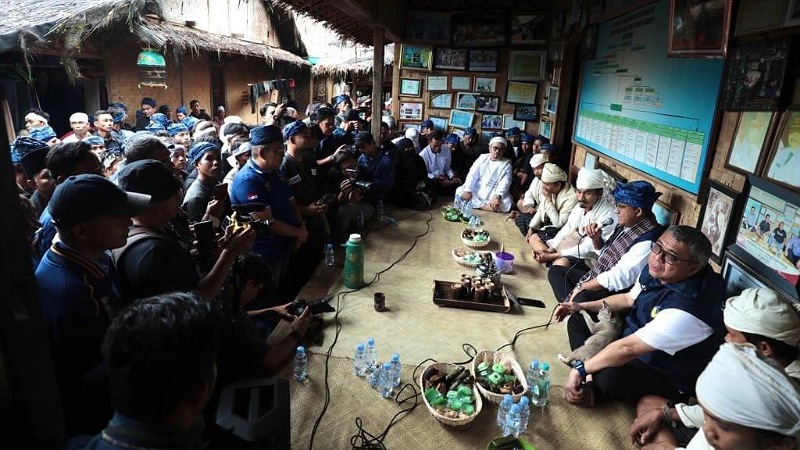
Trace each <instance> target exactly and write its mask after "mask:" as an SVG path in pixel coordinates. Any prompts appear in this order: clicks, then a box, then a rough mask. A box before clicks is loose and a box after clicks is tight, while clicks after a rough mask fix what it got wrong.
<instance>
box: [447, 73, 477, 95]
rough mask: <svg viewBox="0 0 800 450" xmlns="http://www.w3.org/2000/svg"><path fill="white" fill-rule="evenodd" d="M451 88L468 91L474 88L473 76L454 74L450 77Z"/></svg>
mask: <svg viewBox="0 0 800 450" xmlns="http://www.w3.org/2000/svg"><path fill="white" fill-rule="evenodd" d="M450 89H451V90H453V91H468V90H470V89H472V77H471V76H468V75H467V76H461V75H458V76H456V75H453V76H452V77H450Z"/></svg>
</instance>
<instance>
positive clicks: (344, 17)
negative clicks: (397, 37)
mask: <svg viewBox="0 0 800 450" xmlns="http://www.w3.org/2000/svg"><path fill="white" fill-rule="evenodd" d="M389 1H392V0H389ZM271 2H272V5H273V6H278V7H281V8H286V7H287V6H289V7H291V9H293V10H294V11H295V12H298V13H300V14H302V15H306V16H308V17H312V18H314V19H315V20H318V21H320V22H323V23H324V25H325V26H326V27H328V28H329V29H331V30H332V31H333V32H334V33H336V34H337V35H338V37H339V39H340V40H342V41H345V40H353V41H355V42H358V43H359V44H364V45H372V44H373V34H372V27H371V26H370V25H369V24H368V23H366V21H364V20H363V19H362V18H360V17H356V16H354V15H352V12H351V11H350V10H349V9H348V8H349V7H348V5H347V3H346V2H336V1H320V0H271Z"/></svg>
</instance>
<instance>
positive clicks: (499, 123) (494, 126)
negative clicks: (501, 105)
mask: <svg viewBox="0 0 800 450" xmlns="http://www.w3.org/2000/svg"><path fill="white" fill-rule="evenodd" d="M481 129H483V130H502V129H503V115H502V114H484V115H483V117H481Z"/></svg>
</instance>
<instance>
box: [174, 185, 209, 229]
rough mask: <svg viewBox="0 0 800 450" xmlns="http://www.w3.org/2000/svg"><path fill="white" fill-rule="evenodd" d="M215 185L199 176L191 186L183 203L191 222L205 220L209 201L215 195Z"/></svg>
mask: <svg viewBox="0 0 800 450" xmlns="http://www.w3.org/2000/svg"><path fill="white" fill-rule="evenodd" d="M214 186H216V183H214V182H212V183H204V182H203V181H201V180H200V179H199V178H198V179H196V180H194V182H193V183H192V185H191V186H189V189H188V190H187V191H186V196H185V197H184V198H183V205H181V207H182V208H183V209H184V210H185V211H186V215H187V216H188V217H189V222H192V223H194V222H199V221H201V220H203V216H205V215H206V209H207V208H208V202H209V200H211V197H212V196H213V195H214Z"/></svg>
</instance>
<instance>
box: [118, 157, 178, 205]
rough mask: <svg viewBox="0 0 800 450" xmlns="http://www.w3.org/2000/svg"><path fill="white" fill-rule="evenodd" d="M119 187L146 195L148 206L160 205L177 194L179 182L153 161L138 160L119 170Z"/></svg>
mask: <svg viewBox="0 0 800 450" xmlns="http://www.w3.org/2000/svg"><path fill="white" fill-rule="evenodd" d="M117 182H118V183H119V186H120V187H121V188H122V189H124V190H126V191H128V192H138V193H141V194H147V195H148V197H149V198H150V205H155V204H157V203H160V202H162V201H164V200H166V199H168V198H170V197H172V196H173V195H175V193H176V192H178V189H180V188H181V182H180V181H179V180H178V179H177V178H176V177H175V175H174V174H173V173H172V171H171V170H169V169H168V168H167V166H165V165H164V163H162V162H160V161H156V160H155V159H140V160H139V161H134V162H132V163H130V164H126V165H125V167H123V168H122V169H120V171H119V175H118V177H117Z"/></svg>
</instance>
